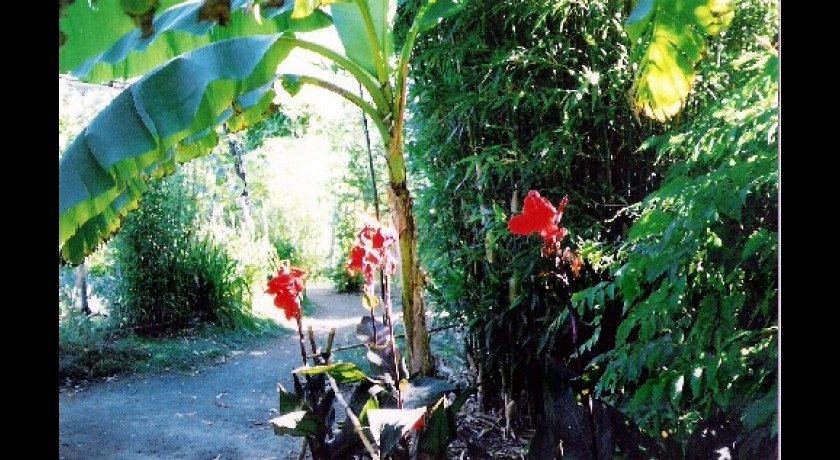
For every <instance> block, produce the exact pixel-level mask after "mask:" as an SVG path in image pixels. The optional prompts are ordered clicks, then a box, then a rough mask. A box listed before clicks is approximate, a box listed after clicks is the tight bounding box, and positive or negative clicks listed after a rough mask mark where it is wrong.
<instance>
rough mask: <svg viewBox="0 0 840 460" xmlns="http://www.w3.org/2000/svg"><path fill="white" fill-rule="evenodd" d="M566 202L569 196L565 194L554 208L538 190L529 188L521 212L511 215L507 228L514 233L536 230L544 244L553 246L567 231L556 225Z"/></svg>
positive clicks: (522, 233)
mask: <svg viewBox="0 0 840 460" xmlns="http://www.w3.org/2000/svg"><path fill="white" fill-rule="evenodd" d="M568 202H569V196H568V195H566V196H565V197H563V199H562V200H561V201H560V204H558V205H557V208H555V207H554V206H552V205H551V202H549V201H548V200H546V199H545V198H543V197H541V196H540V193H539V192H537V191H536V190H531V191H530V192H528V196H527V197H525V205H524V206H523V209H522V214H520V215H518V216H513V217H511V218H510V220H509V221H508V230H510V232H511V233H513V234H514V235H530V234H531V233H534V232H537V233H539V235H540V237H541V238H542V239H543V241H544V242H545V244H546V246H554V245H556V244H557V243H559V242H560V240H562V239H563V238H564V237H565V236H566V233H567V231H566V229H565V228H564V227H558V224H559V223H560V219H561V218H562V217H563V210H564V209H566V204H567V203H568Z"/></svg>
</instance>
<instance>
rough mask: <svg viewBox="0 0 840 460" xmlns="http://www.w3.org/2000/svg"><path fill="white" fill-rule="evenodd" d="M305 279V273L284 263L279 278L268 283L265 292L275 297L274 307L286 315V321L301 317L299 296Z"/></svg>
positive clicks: (286, 262)
mask: <svg viewBox="0 0 840 460" xmlns="http://www.w3.org/2000/svg"><path fill="white" fill-rule="evenodd" d="M304 278H306V272H305V271H303V270H301V269H299V268H296V267H291V266H289V261H283V263H282V264H281V266H280V269H279V270H277V276H275V277H274V278H272V279H271V280H269V282H268V289H266V290H265V292H266V294H273V295H274V306H276V307H277V308H280V309H281V310H283V312H285V313H286V319H292V318H295V317H298V316H300V300H298V295H299V294H300V293H301V292H303V280H304Z"/></svg>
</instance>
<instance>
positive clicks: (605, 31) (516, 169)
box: [408, 1, 778, 456]
mask: <svg viewBox="0 0 840 460" xmlns="http://www.w3.org/2000/svg"><path fill="white" fill-rule="evenodd" d="M695 3H696V5H695ZM701 3H702V5H700V4H701ZM689 4H692V5H694V6H704V7H708V8H709V10H702V8H701V9H698V8H693V9H691V8H689ZM723 7H726V8H731V7H732V5H729V4H726V2H719V3H714V2H709V3H706V2H694V3H692V2H639V3H638V7H637V9H635V10H634V12H633V13H632V14H627V13H625V10H624V8H625V5H624V4H623V3H622V2H609V1H604V2H588V3H587V4H586V5H582V4H579V3H578V2H571V1H570V2H544V3H541V4H540V5H533V4H530V5H522V4H504V3H502V4H500V3H498V2H471V3H470V4H469V5H468V6H467V7H466V9H465V11H464V12H463V14H461V15H459V16H457V17H454V18H452V19H450V20H448V21H446V22H445V23H444V24H443V25H441V26H440V27H438V28H437V29H435V31H433V32H432V35H436V36H434V37H432V36H429V37H428V42H426V41H421V43H420V44H419V45H418V48H419V54H418V56H417V58H416V59H417V60H418V61H420V62H423V63H424V65H423V66H421V67H418V68H415V69H414V71H413V72H412V74H411V76H412V78H413V79H414V81H415V82H416V84H415V85H414V87H413V88H412V89H411V93H410V94H409V99H410V100H412V101H414V104H413V105H412V110H413V111H414V113H415V114H416V115H415V116H414V117H412V123H411V125H410V126H409V128H410V130H411V133H412V136H411V137H412V139H413V142H412V143H410V146H409V149H408V150H409V152H410V155H411V158H412V160H413V161H412V168H413V172H414V174H415V176H416V177H422V178H423V180H424V182H425V186H426V188H425V191H424V193H423V195H422V199H421V200H420V201H419V203H418V204H419V209H420V211H419V212H418V215H419V216H422V218H421V220H420V224H419V225H420V229H421V230H420V232H421V234H422V235H423V236H424V238H423V239H422V240H421V248H422V251H423V254H424V258H425V259H426V260H429V261H430V263H429V265H428V266H429V270H430V274H431V276H432V278H433V280H434V281H435V283H434V287H433V289H431V290H430V294H431V295H432V297H433V298H434V299H435V300H436V301H437V302H438V303H439V304H440V305H441V306H443V307H444V308H446V309H447V310H448V311H449V312H450V314H455V315H457V316H458V317H459V318H461V320H462V321H464V322H466V323H467V324H469V325H470V331H471V334H470V337H471V338H470V342H469V347H470V352H471V355H472V357H473V359H474V360H475V362H476V364H477V366H478V368H479V370H480V375H481V377H480V378H481V383H482V389H483V393H484V395H483V397H484V402H485V405H486V406H488V407H498V408H500V409H501V407H506V408H508V407H510V406H511V403H512V402H513V404H515V405H518V406H519V407H520V408H521V409H523V410H522V411H520V413H521V414H522V415H528V416H530V418H531V420H534V419H536V420H544V421H546V422H545V423H547V424H550V423H554V422H555V421H556V420H552V419H551V417H550V414H547V413H546V412H545V411H546V410H548V409H547V408H548V407H549V404H550V403H551V404H561V403H560V402H558V401H562V398H560V397H559V396H558V394H552V393H551V392H550V391H549V390H546V388H549V389H550V388H552V385H549V384H548V383H547V382H557V381H558V379H561V380H562V379H564V378H565V379H571V380H569V382H570V383H569V386H568V388H571V389H572V391H573V392H574V394H576V395H577V397H578V398H580V397H585V396H584V395H590V394H596V395H597V396H598V397H600V398H603V401H604V402H605V403H609V405H608V406H606V407H607V409H605V410H607V411H608V412H609V411H611V410H612V409H610V407H615V408H617V409H619V410H620V411H622V412H624V413H626V414H627V415H629V416H630V419H631V421H632V422H635V423H637V424H638V425H639V426H640V427H641V429H643V430H644V432H646V433H647V434H648V435H651V436H652V437H653V438H649V439H652V440H653V441H654V443H653V444H651V448H656V449H661V450H662V451H663V452H671V453H672V454H673V452H674V450H675V449H676V450H677V451H680V450H682V449H683V448H685V446H686V445H688V446H693V447H691V448H689V449H688V450H689V451H691V450H692V449H694V450H695V451H696V450H697V447H696V442H697V439H698V438H699V436H700V433H702V432H703V430H704V429H706V428H709V427H713V426H721V425H715V424H722V426H725V429H724V430H717V431H718V432H724V431H725V432H726V433H728V434H727V437H726V438H725V439H723V438H721V439H718V440H717V441H715V442H720V443H721V444H720V445H719V446H718V447H720V446H722V445H728V446H729V448H730V450H734V447H733V446H735V445H737V446H739V447H738V449H740V450H741V452H742V453H743V455H747V456H750V455H765V454H766V452H767V451H768V450H767V449H772V448H773V445H774V442H773V441H772V439H774V438H773V436H774V433H775V432H774V431H773V428H772V426H773V423H775V422H774V420H775V419H774V417H773V415H774V414H775V401H776V398H775V395H776V387H775V386H774V382H775V381H776V378H777V373H776V364H775V361H776V357H777V355H776V345H777V326H778V322H777V317H776V310H775V306H776V304H777V296H776V273H777V272H776V270H777V259H776V252H775V251H776V249H775V248H776V244H777V242H776V233H775V231H776V230H775V229H776V225H777V222H776V215H777V211H776V205H775V203H776V196H777V182H778V176H777V169H776V168H777V166H776V164H777V158H778V157H777V147H778V144H777V140H776V136H775V133H776V131H777V129H778V121H777V118H776V117H777V109H778V108H777V106H776V98H777V92H776V86H777V80H776V78H775V75H776V71H777V67H776V64H775V63H776V59H777V58H776V57H775V50H773V48H772V45H770V44H771V43H774V41H775V40H776V36H775V34H776V33H777V30H778V29H777V25H778V23H777V15H776V8H777V5H776V4H775V3H773V2H760V1H755V2H743V3H742V4H739V8H738V9H737V11H736V12H735V13H734V17H733V16H732V15H731V14H729V13H726V14H722V12H723V11H724V10H722V9H718V8H723ZM684 8H685V9H684ZM671 9H676V10H675V11H670V10H671ZM677 10H678V11H677ZM711 10H714V11H715V12H716V13H715V14H716V15H717V18H716V19H715V20H718V21H720V25H721V27H717V28H716V27H711V28H708V29H704V28H700V27H696V26H692V27H690V29H691V31H690V33H689V35H690V36H687V37H683V36H682V35H680V36H681V37H683V39H684V41H679V42H675V41H673V40H671V41H668V40H664V41H661V42H660V40H662V38H658V37H664V35H662V34H664V33H665V31H668V33H669V34H670V33H675V34H676V33H679V34H682V32H677V31H673V30H671V29H669V27H671V26H669V25H668V24H669V22H670V21H677V19H675V18H676V17H677V16H674V15H675V14H677V12H679V11H681V12H680V13H679V14H680V15H686V14H689V11H690V12H692V13H691V14H695V13H696V14H698V15H699V14H701V13H703V11H707V12H708V11H711ZM669 11H670V12H669ZM703 14H705V13H703ZM628 17H629V19H628V21H627V22H626V23H625V22H623V19H624V18H628ZM699 17H700V16H697V18H699ZM683 19H685V18H683ZM695 20H699V19H692V21H695ZM727 22H728V23H729V27H728V28H725V29H723V27H722V26H723V25H725V23H727ZM685 23H686V24H691V23H692V22H685ZM704 24H706V23H704ZM707 34H717V35H718V36H717V37H715V38H713V39H710V38H708V37H706V35H707ZM438 40H440V41H442V42H443V44H444V46H440V45H439V44H438V43H437V41H438ZM691 43H693V44H694V45H693V47H694V48H693V49H694V51H693V52H692V53H690V55H689V54H686V53H684V52H679V53H677V57H678V59H677V61H676V63H675V64H674V65H670V64H669V65H667V67H666V66H665V65H664V64H661V63H660V64H659V65H658V66H654V64H653V63H652V61H651V60H650V59H648V58H646V57H645V56H649V55H655V54H656V53H660V52H661V50H662V47H663V46H664V47H665V48H666V49H669V47H673V46H677V45H679V46H680V47H683V48H686V49H688V44H691ZM657 50H660V51H657ZM710 50H712V52H710ZM672 51H673V50H672ZM669 52H670V51H669ZM672 55H673V53H672ZM686 56H689V57H690V56H693V57H692V58H691V59H690V60H686V61H684V62H683V61H681V60H682V59H685V58H686ZM702 56H705V57H706V58H705V59H700V57H702ZM666 70H667V72H668V75H669V76H672V77H673V78H674V80H673V82H683V83H679V85H681V86H680V87H681V88H682V89H681V90H680V91H679V92H674V93H669V92H667V91H665V92H663V94H662V98H659V96H656V97H654V96H655V90H657V89H659V88H662V87H663V86H662V85H661V84H659V83H657V84H652V83H651V82H653V81H654V80H656V79H658V78H660V76H661V72H666ZM692 83H693V85H692ZM669 84H670V83H669ZM674 85H675V86H677V83H674ZM628 93H629V94H630V95H631V96H633V99H632V101H634V102H632V104H628V103H627V101H626V97H625V96H626V95H627V94H628ZM668 94H671V96H668ZM666 96H667V97H666ZM668 98H670V100H671V101H672V102H674V105H673V107H672V109H666V107H668V106H671V105H670V103H667V102H665V101H667V100H669V99H668ZM716 100H717V101H721V102H714V101H716ZM680 108H683V111H682V112H681V113H682V114H681V115H680V117H679V118H678V120H677V121H676V122H671V123H668V124H663V125H658V124H652V123H650V122H647V121H645V119H643V118H642V119H639V118H636V116H635V114H634V112H636V111H639V110H641V112H642V113H645V114H647V115H648V116H650V117H652V118H657V119H666V118H671V117H672V116H673V115H674V114H675V113H676V111H677V110H679V109H680ZM528 190H536V191H538V192H539V193H540V194H541V195H542V196H543V197H546V198H548V199H549V200H551V202H552V203H557V202H558V201H559V199H560V198H562V197H563V196H564V195H566V194H568V196H569V204H568V206H567V207H566V215H564V219H563V222H564V226H565V227H566V228H567V229H568V231H569V234H570V236H571V240H570V241H571V245H572V247H573V248H574V249H575V250H576V251H577V252H579V253H580V254H581V255H582V256H583V257H584V259H585V261H586V262H585V264H584V267H583V268H582V269H581V274H580V277H578V278H574V277H571V276H570V277H569V284H568V286H567V285H565V283H563V282H557V281H556V278H552V277H548V278H547V277H546V273H553V272H554V271H555V264H554V262H553V261H551V260H548V259H546V258H541V257H540V253H541V250H542V248H543V244H541V243H540V238H536V237H532V238H531V239H530V240H524V239H522V238H521V237H520V238H517V239H513V238H512V237H511V234H510V233H509V231H508V228H507V226H506V225H505V223H506V222H507V221H508V219H509V218H510V217H511V216H513V215H518V214H519V213H520V212H521V211H520V210H521V209H522V204H523V201H524V199H525V198H526V196H525V195H526V191H528ZM525 207H526V208H527V207H528V203H527V201H526V202H525ZM532 209H535V208H533V205H532ZM526 214H527V213H526ZM537 220H539V219H537ZM533 222H535V221H531V223H532V224H533ZM534 225H536V224H534ZM510 230H511V231H517V230H522V229H521V228H518V227H515V226H514V227H511V228H510ZM544 233H545V232H544ZM548 233H550V232H548ZM433 255H434V256H433ZM552 279H554V280H555V281H551V280H552ZM572 294H574V295H572ZM724 318H725V319H724ZM575 334H576V335H577V339H575V338H574V335H575ZM546 360H547V361H548V362H546ZM553 363H558V364H557V365H555V364H553ZM558 365H560V366H565V367H566V368H567V369H568V371H569V372H570V373H565V374H564V372H566V371H561V370H560V367H558ZM564 375H565V376H566V377H564ZM575 375H577V377H575ZM692 385H694V386H693V387H692ZM561 388H567V387H563V386H557V385H554V386H553V390H551V391H561ZM562 391H565V390H562ZM552 401H553V402H552ZM573 405H574V402H572V406H569V408H570V409H569V410H570V411H571V410H572V409H571V407H573ZM613 405H614V406H613ZM596 406H597V404H596ZM550 407H554V408H555V409H556V408H557V407H562V404H561V405H560V406H556V405H555V406H550ZM660 409H662V410H660ZM587 417H594V415H589V416H587ZM595 418H596V419H597V417H595ZM581 420H583V419H581ZM560 421H563V422H568V419H565V420H560ZM723 421H725V422H723ZM514 422H515V421H514ZM581 423H582V424H581V425H580V426H582V427H585V426H586V425H585V424H583V422H581ZM538 424H539V423H538ZM565 424H566V425H568V423H565ZM595 424H596V425H597V421H596V422H595ZM561 425H563V424H559V423H558V425H556V426H554V427H553V428H554V429H559V428H558V427H559V426H561ZM549 428H551V426H546V427H545V429H546V430H549ZM547 432H548V431H539V430H538V433H537V437H536V438H535V439H539V438H540V436H541V434H540V433H547ZM585 432H586V430H585V429H584V433H585ZM613 433H617V432H613ZM662 433H664V434H665V436H667V440H665V441H664V442H663V438H662ZM692 433H696V434H697V436H696V437H692V436H690V435H691V434H692ZM566 434H568V435H569V438H566V440H567V445H566V447H567V449H571V448H572V447H571V446H570V445H569V441H568V440H569V439H571V438H574V436H573V435H572V434H570V433H566ZM729 434H731V436H729ZM627 436H628V438H627V439H629V437H632V438H633V440H634V441H636V444H637V445H641V444H643V442H642V441H641V438H638V437H636V436H635V435H634V434H632V433H627ZM614 439H620V437H619V436H618V435H616V438H614ZM736 439H737V442H735V440H736ZM673 441H677V442H676V443H674V442H673ZM616 442H618V441H616ZM727 443H728V444H727ZM545 444H550V442H548V441H546V443H545ZM554 447H556V446H547V447H546V448H547V449H553V448H554ZM533 448H534V449H538V448H541V447H540V446H539V445H538V444H534V445H533ZM582 448H583V449H584V451H587V450H588V452H590V453H591V452H592V450H591V448H592V446H591V445H590V446H589V447H586V446H585V445H584V446H583V447H582ZM615 448H618V449H619V450H620V451H622V452H624V454H625V455H627V454H628V452H633V451H632V450H631V451H627V450H623V449H622V448H621V447H620V446H618V445H616V446H615ZM540 452H543V453H544V454H545V455H550V453H549V452H550V451H544V450H540ZM762 452H763V453H762ZM675 455H682V454H681V453H677V454H675Z"/></svg>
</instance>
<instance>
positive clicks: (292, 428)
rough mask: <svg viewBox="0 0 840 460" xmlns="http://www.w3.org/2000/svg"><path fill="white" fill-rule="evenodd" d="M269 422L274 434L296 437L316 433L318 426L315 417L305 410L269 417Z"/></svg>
mask: <svg viewBox="0 0 840 460" xmlns="http://www.w3.org/2000/svg"><path fill="white" fill-rule="evenodd" d="M269 423H271V426H272V427H273V428H274V434H277V435H288V436H297V437H303V436H309V435H314V434H317V433H318V426H319V421H318V419H317V417H315V415H314V414H312V413H311V412H309V411H305V410H298V411H294V412H289V413H288V414H285V415H281V416H279V417H276V418H273V419H271V420H270V421H269Z"/></svg>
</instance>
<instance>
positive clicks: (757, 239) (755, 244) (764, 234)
mask: <svg viewBox="0 0 840 460" xmlns="http://www.w3.org/2000/svg"><path fill="white" fill-rule="evenodd" d="M775 237H776V233H775V232H772V233H771V232H769V231H767V229H764V228H760V229H758V230H756V231H755V232H754V233H753V234H752V235H750V237H749V239H748V240H747V244H745V245H744V250H743V251H742V252H741V260H746V259H747V258H749V257H750V256H752V255H753V254H755V253H756V252H758V251H759V250H761V249H762V247H763V246H765V245H767V244H768V243H772V241H773V240H774V239H775Z"/></svg>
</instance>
